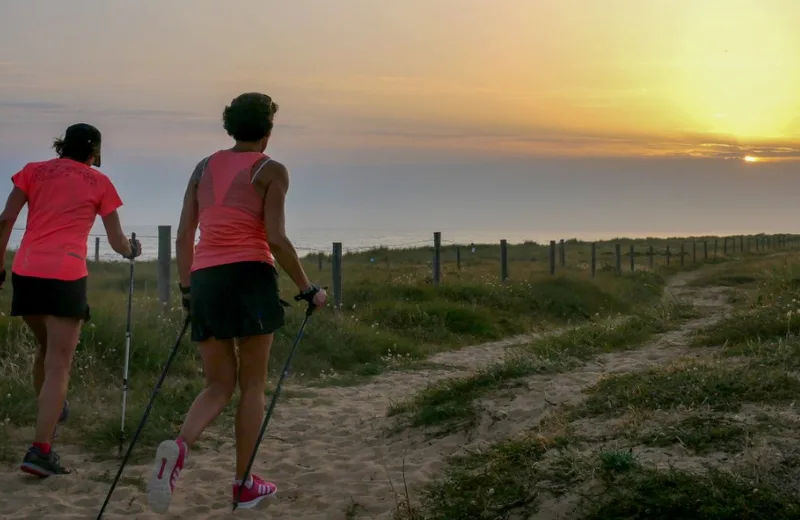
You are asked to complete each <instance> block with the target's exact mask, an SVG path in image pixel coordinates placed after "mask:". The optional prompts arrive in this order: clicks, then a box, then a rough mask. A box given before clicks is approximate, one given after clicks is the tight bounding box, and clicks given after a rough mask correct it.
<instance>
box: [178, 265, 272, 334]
mask: <svg viewBox="0 0 800 520" xmlns="http://www.w3.org/2000/svg"><path fill="white" fill-rule="evenodd" d="M190 285H191V292H190V295H191V296H190V297H191V316H192V341H205V340H207V339H210V338H216V339H233V338H243V337H246V336H258V335H260V334H271V333H273V332H275V331H276V330H278V329H279V328H281V327H282V326H283V322H284V313H283V306H282V305H281V302H280V296H279V295H278V271H276V270H275V268H274V267H273V266H271V265H270V264H268V263H266V262H236V263H232V264H223V265H217V266H214V267H207V268H205V269H198V270H197V271H194V272H192V275H191V284H190Z"/></svg>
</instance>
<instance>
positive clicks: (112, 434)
mask: <svg viewBox="0 0 800 520" xmlns="http://www.w3.org/2000/svg"><path fill="white" fill-rule="evenodd" d="M615 242H620V243H621V244H622V246H623V247H622V250H623V252H627V248H628V245H629V244H631V243H632V244H634V246H635V247H636V250H637V253H638V254H637V256H636V261H637V271H636V272H633V273H631V272H629V271H627V269H628V262H627V260H625V259H623V260H624V261H623V266H624V268H625V270H626V271H625V272H624V273H623V276H619V275H617V274H616V273H613V272H609V270H608V266H609V265H611V264H612V263H613V242H606V243H600V244H598V249H597V251H598V253H597V254H598V259H599V263H598V273H597V276H596V277H594V278H592V277H591V276H590V274H589V271H588V264H587V260H588V258H589V245H588V244H586V243H580V242H577V241H568V242H567V249H566V251H567V254H566V259H567V261H566V265H565V266H563V267H562V266H560V265H559V266H558V268H557V271H558V272H557V275H556V276H551V275H549V273H548V272H547V269H548V262H547V258H548V257H547V248H546V247H543V246H540V245H537V244H532V243H528V244H523V245H519V246H510V247H509V250H508V251H509V272H510V280H508V281H506V282H505V283H500V281H499V246H498V245H477V246H476V252H475V253H472V252H471V251H470V250H468V249H467V248H465V247H462V248H461V267H460V269H458V268H457V267H456V265H455V247H454V246H448V247H446V248H444V250H443V254H442V262H443V273H442V285H441V286H439V287H433V285H432V283H431V268H430V260H431V253H432V249H431V248H430V247H423V248H417V249H406V250H388V249H379V250H374V251H365V252H360V253H356V254H347V255H345V257H344V260H343V280H344V291H343V301H344V305H343V309H342V310H341V312H338V313H334V312H331V310H330V309H324V310H322V311H321V312H318V313H316V314H315V316H314V318H313V320H312V322H311V324H310V325H309V327H308V328H307V329H306V334H305V336H304V339H303V343H302V345H301V347H300V349H299V351H298V354H297V357H296V358H295V361H294V363H293V366H292V370H291V376H290V381H289V383H290V384H293V383H294V384H296V383H302V384H308V385H329V384H356V383H359V382H361V381H363V380H364V379H365V378H369V377H373V376H375V375H377V374H380V373H381V372H383V371H386V370H399V369H402V370H408V369H414V367H418V366H424V360H425V359H426V358H427V357H429V356H430V355H432V354H434V353H437V352H440V351H443V350H447V349H452V348H458V347H461V346H464V345H468V344H474V343H480V342H484V341H489V340H494V339H499V338H502V337H505V336H509V335H513V334H518V333H524V332H530V331H534V330H537V331H538V330H547V329H552V328H555V327H559V326H564V325H576V324H578V325H580V324H582V323H592V322H593V321H597V320H599V319H601V318H603V317H607V316H611V315H617V314H629V313H631V312H633V311H634V309H636V308H637V307H638V306H640V305H642V304H652V303H654V302H655V301H656V300H657V299H658V298H659V296H660V294H661V292H662V290H663V287H664V284H665V280H666V277H667V276H668V275H670V274H672V273H675V272H677V271H678V270H681V269H683V270H686V269H694V268H697V267H699V266H700V265H701V264H700V262H698V263H697V264H692V262H691V261H690V260H691V259H690V257H689V256H688V254H689V253H690V251H691V249H690V248H688V247H687V257H686V262H685V265H684V266H683V267H680V266H679V263H678V261H677V257H676V256H674V257H673V258H672V260H673V262H672V265H670V266H666V265H665V262H664V256H663V253H664V252H665V249H666V246H667V245H670V246H671V248H672V251H673V253H675V252H677V251H678V244H679V243H680V242H685V243H687V245H688V243H689V241H688V240H687V239H672V240H656V239H648V240H640V241H629V240H625V239H619V240H618V241H615ZM647 245H653V246H654V249H655V253H656V257H655V269H654V270H653V271H650V270H648V269H647V267H646V265H647V257H643V256H641V254H642V253H644V251H645V248H646V246H647ZM698 258H700V257H698ZM731 258H734V257H733V256H731V257H730V258H722V257H720V258H718V259H717V261H724V260H729V259H731ZM329 260H330V259H329V258H326V259H325V261H324V262H323V265H322V269H321V270H320V269H319V267H318V266H317V259H316V257H313V258H306V259H305V260H304V263H305V266H306V269H307V271H308V272H309V274H310V276H311V277H312V278H313V279H314V280H315V281H317V282H319V283H322V284H326V285H328V286H331V285H332V283H331V271H330V263H329ZM89 268H90V276H89V302H90V305H91V307H92V320H91V322H90V323H89V324H88V325H87V326H85V327H84V329H83V331H82V334H81V339H80V344H79V346H78V350H77V353H76V357H75V360H74V363H73V370H72V378H71V382H70V391H69V398H70V402H71V404H72V408H73V414H74V415H76V416H82V417H91V420H85V421H81V422H80V425H81V426H80V427H78V425H77V421H75V422H74V423H72V426H70V428H66V429H65V433H64V435H65V437H64V439H65V440H69V437H68V436H69V435H73V436H74V437H73V439H74V440H75V441H76V442H80V443H84V444H86V445H87V446H90V447H92V449H93V450H98V451H100V452H103V453H105V452H107V451H108V450H112V449H113V448H114V446H115V443H116V436H117V432H116V429H117V427H118V426H117V425H118V423H119V406H120V400H121V395H120V394H121V390H120V389H121V378H122V371H123V364H124V359H123V358H124V355H123V352H124V341H125V311H126V304H127V288H128V266H127V264H126V263H123V262H117V263H99V264H94V263H92V264H90V266H89ZM172 280H173V282H172V285H173V286H174V285H175V280H176V270H175V266H174V265H173V269H172ZM280 284H281V287H282V288H283V289H284V291H283V294H284V297H285V298H289V297H290V296H291V292H292V291H291V283H290V282H289V280H288V279H287V278H286V276H285V275H284V274H281V277H280ZM157 286H158V283H157V276H156V265H155V263H154V262H138V263H137V264H136V278H135V292H134V303H133V322H132V341H131V358H130V369H129V373H130V380H129V381H130V387H131V390H130V393H129V413H128V419H127V424H128V425H129V432H130V430H131V429H132V428H133V427H135V423H136V422H137V420H138V414H139V413H140V412H141V410H142V409H143V408H144V405H145V403H146V402H147V399H148V398H149V396H150V391H151V389H152V387H153V385H154V383H155V382H156V380H157V378H158V376H159V373H160V372H161V369H162V365H163V363H164V362H165V360H166V358H167V355H168V353H169V349H170V348H171V346H172V344H173V342H174V341H175V339H176V335H177V332H178V330H179V329H180V326H181V324H182V321H183V315H182V311H181V309H180V304H179V299H178V297H179V295H178V291H177V290H172V301H171V304H170V305H168V306H167V308H166V309H162V308H161V305H160V304H159V302H158V298H157ZM10 295H11V291H10V290H7V291H2V292H0V307H5V308H8V306H9V303H10ZM301 320H302V308H301V307H300V306H299V305H298V306H297V308H295V309H292V310H289V311H288V313H287V324H286V326H285V327H284V328H283V329H281V330H280V331H279V332H278V333H277V334H276V338H275V342H274V344H273V356H272V361H271V366H270V373H271V380H274V378H275V377H276V376H277V375H278V373H279V371H280V370H281V367H282V365H283V362H284V360H285V359H286V356H287V355H288V352H289V349H290V347H291V344H292V341H293V340H294V336H295V333H296V331H297V327H298V326H299V324H300V322H301ZM635 330H636V327H635V326H634V327H633V329H631V330H630V331H628V332H635ZM559 348H560V347H559ZM592 348H596V349H597V350H598V351H600V350H602V347H600V346H595V347H592ZM611 348H616V347H611ZM35 349H36V347H35V345H34V342H33V339H32V337H31V335H30V333H29V332H28V331H27V329H26V328H25V327H24V325H23V324H22V323H21V320H19V319H11V318H9V317H7V316H4V315H0V396H3V399H0V422H3V424H5V425H6V426H4V428H5V430H7V431H8V432H12V433H13V430H14V429H16V428H19V427H29V426H31V425H32V424H33V421H34V416H35V409H36V403H35V399H34V395H33V389H32V388H31V386H32V385H31V364H32V361H33V357H34V352H35ZM527 355H528V357H529V358H532V357H533V356H536V355H539V354H537V353H536V351H535V349H534V350H533V351H530V352H529V353H528V354H527ZM570 355H571V356H578V357H579V356H580V353H579V352H572V353H571V354H570ZM547 361H548V363H562V364H563V365H564V366H567V365H568V364H569V360H568V359H567V358H564V359H562V360H560V361H559V360H557V359H555V358H553V357H552V356H551V357H550V358H548V360H547ZM200 367H201V364H200V360H199V356H198V354H197V351H196V348H195V346H194V345H192V344H191V343H190V341H189V340H188V338H184V340H183V343H182V345H181V349H180V353H179V355H178V357H177V358H176V360H175V363H174V365H173V367H172V368H171V370H170V375H169V378H168V380H167V383H166V386H165V389H164V390H163V391H162V393H161V396H160V397H159V400H158V401H157V403H156V406H155V408H154V410H153V412H152V417H151V420H150V422H149V424H148V427H147V428H148V429H147V430H146V431H145V432H144V439H145V441H146V442H150V441H154V440H155V439H157V438H160V437H163V436H168V435H172V434H174V432H175V430H176V428H177V427H178V425H179V424H180V420H181V418H182V416H183V414H185V411H186V409H187V408H188V405H189V403H190V402H191V399H192V398H193V396H194V394H196V392H197V391H198V390H199V389H200V387H201V386H202V379H201V377H202V374H201V370H200ZM526 370H529V369H526ZM287 398H291V397H290V396H289V395H287ZM229 419H230V418H229V417H228V418H227V419H225V420H229ZM70 432H72V433H70ZM9 435H11V434H9ZM12 437H13V435H12V436H11V437H9V438H12Z"/></svg>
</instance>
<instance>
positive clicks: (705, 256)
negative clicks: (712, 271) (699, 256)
mask: <svg viewBox="0 0 800 520" xmlns="http://www.w3.org/2000/svg"><path fill="white" fill-rule="evenodd" d="M703 262H708V240H703Z"/></svg>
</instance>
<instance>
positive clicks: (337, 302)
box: [331, 242, 342, 311]
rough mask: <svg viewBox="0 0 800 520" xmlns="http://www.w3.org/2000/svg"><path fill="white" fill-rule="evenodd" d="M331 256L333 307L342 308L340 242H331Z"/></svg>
mask: <svg viewBox="0 0 800 520" xmlns="http://www.w3.org/2000/svg"><path fill="white" fill-rule="evenodd" d="M332 253H333V254H332V256H331V278H332V280H331V282H333V308H334V309H335V310H337V311H338V310H341V309H342V243H341V242H334V243H333V252H332Z"/></svg>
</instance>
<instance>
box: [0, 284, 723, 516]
mask: <svg viewBox="0 0 800 520" xmlns="http://www.w3.org/2000/svg"><path fill="white" fill-rule="evenodd" d="M705 270H706V268H703V269H701V270H699V271H695V272H692V273H682V274H679V275H677V276H676V277H674V278H673V279H672V281H671V283H670V286H669V287H668V293H675V294H677V295H680V296H682V297H687V298H691V299H692V300H693V301H694V302H695V304H696V305H703V306H707V307H710V308H712V310H713V313H712V314H711V315H710V316H707V317H704V318H702V319H699V320H694V321H692V322H690V323H687V324H685V325H684V326H683V327H681V328H680V329H679V330H676V331H672V332H669V333H666V334H664V335H662V336H660V337H659V338H657V339H656V340H655V341H654V342H653V343H652V344H651V345H647V346H645V347H644V348H642V349H640V350H636V351H632V352H622V353H614V354H609V355H604V356H601V357H599V358H597V359H596V360H595V361H593V362H592V363H590V364H588V365H586V366H584V367H582V368H581V369H578V370H576V371H573V372H570V373H566V374H557V375H549V376H536V377H534V378H530V379H529V380H528V381H527V382H528V383H529V385H530V390H526V391H525V392H518V393H517V394H516V395H514V396H509V397H504V398H496V399H492V400H487V401H486V404H488V405H490V406H491V408H492V409H493V410H494V411H495V414H494V415H495V416H496V418H500V420H499V421H498V420H496V419H495V420H490V421H484V423H485V424H482V425H480V427H479V428H478V431H477V435H476V436H474V437H472V436H471V437H470V438H469V439H467V438H466V437H465V436H464V434H454V435H451V436H449V437H446V438H442V439H437V440H434V441H426V440H425V439H424V437H423V435H422V433H421V432H419V431H411V432H404V433H402V434H399V435H396V436H392V437H387V436H386V435H385V434H384V433H383V429H382V427H383V426H385V425H387V424H388V423H387V419H386V417H385V414H386V409H387V407H388V406H389V405H390V404H391V403H392V402H394V401H397V400H400V399H402V398H404V397H406V396H408V395H409V394H411V393H413V392H415V391H418V390H420V389H422V388H424V387H425V386H426V385H428V384H429V383H430V382H432V381H435V380H439V379H444V378H449V377H453V376H456V375H460V374H464V373H469V372H472V371H473V370H474V369H475V368H477V367H479V366H482V365H485V364H487V363H489V362H492V361H495V360H499V359H501V358H502V356H503V352H504V350H505V348H506V347H508V346H511V345H514V344H519V343H522V342H524V341H529V340H530V339H531V337H518V338H513V339H510V340H506V341H501V342H497V343H491V344H486V345H480V346H475V347H467V348H464V349H460V350H457V351H451V352H446V353H442V354H439V355H437V356H434V357H433V358H431V359H430V361H432V362H434V363H437V364H443V365H447V366H448V367H449V368H448V369H442V368H432V369H425V370H414V371H407V372H391V373H387V374H384V375H382V376H380V377H378V378H376V379H375V380H373V381H372V382H370V383H369V384H365V385H361V386H357V387H348V388H325V389H316V390H314V392H315V393H316V397H311V398H295V399H291V400H285V401H283V402H281V403H279V404H278V406H277V408H276V410H275V415H274V417H273V420H272V422H271V424H270V428H269V430H268V432H267V436H268V438H267V439H266V440H265V442H264V443H263V444H262V447H261V450H260V457H259V458H258V459H257V461H256V468H255V469H256V471H258V472H259V473H260V474H262V475H264V476H267V477H268V478H270V479H273V480H275V481H276V483H277V484H278V488H279V496H278V498H277V499H276V500H273V501H272V502H270V503H269V504H267V505H265V506H263V507H261V508H260V509H259V510H257V511H238V512H237V513H235V515H234V514H232V513H231V512H230V499H231V488H230V479H231V478H232V471H233V444H232V442H231V441H230V440H229V439H231V438H232V432H216V433H213V434H212V433H209V434H208V435H207V437H206V440H209V438H213V440H215V441H216V442H214V443H206V444H207V445H208V444H211V445H214V446H215V448H214V449H204V450H198V451H195V452H193V453H192V454H191V456H190V459H189V463H188V466H187V468H186V470H185V471H184V473H183V475H182V478H181V482H180V485H179V491H178V492H177V494H176V495H175V497H174V498H173V502H172V507H171V512H170V514H169V515H167V518H192V519H194V518H229V517H238V518H264V517H269V518H283V519H288V518H291V519H308V520H316V519H320V520H322V519H326V520H327V519H330V520H336V519H348V518H376V519H390V518H391V517H392V512H393V511H394V509H395V504H396V498H395V497H396V494H395V493H394V492H393V490H392V485H394V487H395V488H396V491H397V492H398V493H399V492H401V491H402V488H403V477H404V476H405V480H406V482H407V484H408V486H409V488H410V490H411V493H412V495H413V493H414V492H415V490H418V489H419V488H420V486H421V485H422V484H423V483H424V482H426V481H428V480H429V479H431V478H432V477H433V476H434V475H436V474H437V473H439V472H440V471H441V470H442V469H443V468H444V467H445V463H444V459H445V458H446V457H447V456H448V455H451V454H453V453H456V452H458V451H459V450H461V449H463V448H462V447H470V446H475V445H479V444H481V443H484V442H491V441H494V440H497V439H500V438H503V437H505V436H507V435H509V434H513V433H515V432H517V431H520V430H522V429H524V428H529V427H531V426H532V425H534V424H536V423H538V421H539V420H541V418H542V417H543V416H544V415H546V414H547V413H548V410H549V409H551V408H552V406H553V404H557V403H561V402H564V401H570V400H573V399H576V398H578V396H579V395H580V391H581V389H582V388H585V387H586V386H588V385H590V384H592V383H593V382H595V381H596V380H597V379H598V378H599V377H602V375H603V374H604V373H607V372H609V371H621V370H639V369H642V368H644V367H646V366H648V365H651V364H654V363H663V362H665V361H667V360H668V359H671V358H674V357H676V356H678V355H680V354H681V353H685V352H683V351H684V350H685V348H682V347H681V344H682V343H685V341H684V338H685V337H686V336H687V335H688V334H690V333H691V331H692V330H694V329H695V328H697V327H699V326H702V325H703V324H705V323H708V320H710V319H717V318H718V317H720V316H721V314H722V312H724V310H725V305H726V304H725V302H724V298H723V294H722V292H721V291H720V290H719V289H717V288H711V289H699V290H695V289H691V288H688V287H686V282H687V281H689V280H691V279H694V278H695V277H697V276H699V274H700V273H701V272H703V271H705ZM304 391H305V389H304ZM548 402H549V403H550V404H548ZM153 448H154V447H150V446H140V447H137V448H136V449H137V451H142V450H146V451H149V450H152V449H153ZM60 451H61V453H62V456H63V457H64V458H65V460H70V461H78V460H81V459H82V458H84V459H85V458H86V457H83V456H82V454H81V453H79V452H77V451H75V448H74V447H70V446H62V448H61V450H60ZM404 457H405V468H404V467H403V459H404ZM117 464H118V462H117V461H116V460H111V461H108V462H104V463H97V462H91V461H89V460H86V462H85V463H83V464H78V467H79V471H80V473H78V474H77V475H70V476H68V477H59V478H50V479H47V480H45V481H38V480H30V479H27V478H24V477H22V476H20V474H19V473H18V472H17V471H16V468H15V467H6V468H5V471H4V472H3V473H2V474H0V489H1V490H2V492H0V517H1V518H4V519H5V518H7V519H17V518H25V519H35V518H54V517H57V518H64V519H71V518H74V519H78V518H81V519H83V518H94V517H96V515H97V511H98V510H99V507H100V505H101V503H102V501H103V498H104V497H105V494H106V492H107V490H108V484H105V483H100V482H97V481H95V480H93V479H92V478H90V477H91V476H92V475H98V474H102V473H104V472H109V473H110V474H111V475H113V474H114V473H115V472H116V469H117ZM267 469H268V471H264V470H267ZM148 471H149V463H148V464H145V465H136V466H129V467H128V468H126V470H125V473H124V475H125V477H127V478H128V479H130V478H137V477H142V476H145V477H146V475H147V473H148ZM392 483H393V484H392ZM104 517H105V518H109V519H112V518H123V517H125V518H141V519H149V518H160V516H159V515H155V514H152V513H150V512H149V511H148V510H147V509H146V506H145V503H144V493H143V492H142V491H141V490H140V489H138V488H137V487H136V486H135V485H132V484H130V483H126V484H122V483H121V484H120V485H118V487H117V489H116V491H115V493H114V496H113V497H112V503H111V505H110V506H109V507H108V509H107V510H106V514H105V515H104Z"/></svg>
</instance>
